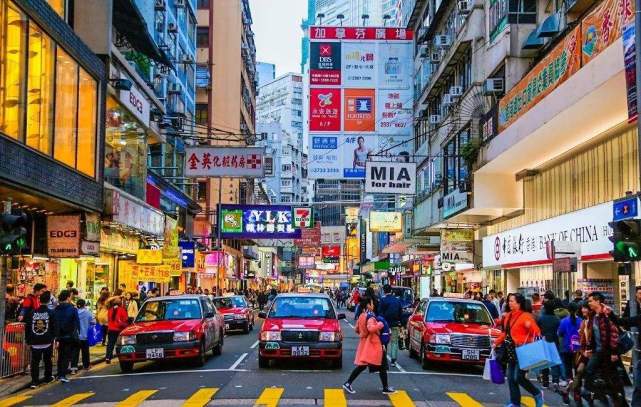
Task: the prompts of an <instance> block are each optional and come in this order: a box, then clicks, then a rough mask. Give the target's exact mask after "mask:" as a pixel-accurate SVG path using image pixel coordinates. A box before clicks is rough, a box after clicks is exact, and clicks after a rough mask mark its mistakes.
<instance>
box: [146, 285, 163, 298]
mask: <svg viewBox="0 0 641 407" xmlns="http://www.w3.org/2000/svg"><path fill="white" fill-rule="evenodd" d="M158 295H160V294H158V287H154V288H152V289H151V290H149V294H148V295H147V298H155V297H158Z"/></svg>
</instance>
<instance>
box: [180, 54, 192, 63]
mask: <svg viewBox="0 0 641 407" xmlns="http://www.w3.org/2000/svg"><path fill="white" fill-rule="evenodd" d="M180 62H181V63H183V64H193V63H194V59H193V58H192V57H191V55H189V54H182V56H181V57H180Z"/></svg>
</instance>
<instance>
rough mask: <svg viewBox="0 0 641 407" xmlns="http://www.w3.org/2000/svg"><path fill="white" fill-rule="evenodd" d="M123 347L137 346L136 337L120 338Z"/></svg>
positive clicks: (125, 336)
mask: <svg viewBox="0 0 641 407" xmlns="http://www.w3.org/2000/svg"><path fill="white" fill-rule="evenodd" d="M120 344H121V345H135V344H136V335H121V336H120Z"/></svg>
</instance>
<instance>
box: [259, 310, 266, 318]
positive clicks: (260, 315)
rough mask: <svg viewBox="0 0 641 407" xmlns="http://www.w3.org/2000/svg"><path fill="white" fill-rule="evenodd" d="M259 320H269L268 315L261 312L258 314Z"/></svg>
mask: <svg viewBox="0 0 641 407" xmlns="http://www.w3.org/2000/svg"><path fill="white" fill-rule="evenodd" d="M258 318H262V319H265V318H267V313H266V312H265V311H260V312H259V313H258Z"/></svg>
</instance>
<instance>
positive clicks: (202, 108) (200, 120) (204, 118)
mask: <svg viewBox="0 0 641 407" xmlns="http://www.w3.org/2000/svg"><path fill="white" fill-rule="evenodd" d="M195 120H196V124H203V125H205V126H208V125H209V105H208V104H206V103H196V117H195Z"/></svg>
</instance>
